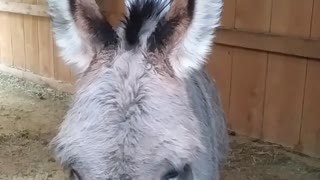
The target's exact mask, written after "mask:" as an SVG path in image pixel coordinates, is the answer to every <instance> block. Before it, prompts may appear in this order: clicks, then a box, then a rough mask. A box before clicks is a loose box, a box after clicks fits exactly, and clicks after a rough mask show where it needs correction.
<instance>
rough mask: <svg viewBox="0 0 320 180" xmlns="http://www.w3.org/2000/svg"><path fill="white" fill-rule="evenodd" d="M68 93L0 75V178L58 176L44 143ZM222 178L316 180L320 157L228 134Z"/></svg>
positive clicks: (45, 179)
mask: <svg viewBox="0 0 320 180" xmlns="http://www.w3.org/2000/svg"><path fill="white" fill-rule="evenodd" d="M69 100H70V97H69V96H68V95H66V94H64V93H61V92H57V91H54V90H52V89H50V88H46V87H41V86H39V85H35V84H33V83H30V82H25V81H23V80H20V79H17V78H14V77H11V76H7V75H3V74H0V179H8V180H9V179H10V180H11V179H12V180H23V179H27V180H49V179H50V180H63V179H64V176H65V175H64V173H63V171H62V170H61V169H60V168H59V166H58V165H57V164H56V162H55V161H54V160H53V159H52V158H51V157H50V155H49V151H48V149H47V145H48V142H49V141H50V140H51V138H52V137H53V135H54V134H55V132H56V130H57V128H58V125H59V123H60V122H61V119H62V117H63V116H64V114H65V112H66V110H67V108H68V101H69ZM231 147H232V152H231V153H230V158H229V161H228V162H227V164H226V167H225V169H224V171H223V179H224V180H320V159H312V158H309V157H305V156H301V155H298V154H295V153H291V152H290V151H288V150H286V149H284V148H281V147H279V146H277V145H273V144H267V143H262V142H258V141H254V140H250V139H246V138H243V137H232V142H231Z"/></svg>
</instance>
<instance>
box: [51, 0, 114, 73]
mask: <svg viewBox="0 0 320 180" xmlns="http://www.w3.org/2000/svg"><path fill="white" fill-rule="evenodd" d="M48 5H49V15H50V17H51V21H52V26H53V32H54V37H55V42H56V45H57V47H58V48H59V52H60V54H61V56H62V59H63V60H64V63H65V64H67V65H68V66H71V68H72V69H74V70H75V72H76V73H81V72H83V71H85V70H86V69H87V68H88V67H89V65H90V62H91V61H92V59H93V57H94V55H95V54H96V53H97V51H99V50H100V49H101V48H103V47H106V46H112V45H115V44H116V43H117V35H116V32H115V31H114V30H113V28H112V26H111V25H110V24H109V23H108V22H107V21H106V20H105V18H104V17H103V15H102V14H101V12H100V9H99V7H98V5H97V3H96V1H95V0H48Z"/></svg>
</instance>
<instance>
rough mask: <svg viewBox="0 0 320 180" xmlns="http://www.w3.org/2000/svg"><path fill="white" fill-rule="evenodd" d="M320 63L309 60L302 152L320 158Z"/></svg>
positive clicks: (302, 129) (302, 130)
mask: <svg viewBox="0 0 320 180" xmlns="http://www.w3.org/2000/svg"><path fill="white" fill-rule="evenodd" d="M319 77H320V62H319V61H313V60H309V63H308V71H307V82H306V91H305V100H304V108H303V117H302V128H301V148H302V149H301V150H302V152H304V153H307V154H310V155H315V156H318V157H320V111H319V107H320V83H319Z"/></svg>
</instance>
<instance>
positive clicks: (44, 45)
mask: <svg viewBox="0 0 320 180" xmlns="http://www.w3.org/2000/svg"><path fill="white" fill-rule="evenodd" d="M51 30H52V29H51V23H50V21H49V19H48V18H43V17H39V26H38V32H39V46H40V49H39V62H40V63H39V64H40V69H39V74H40V75H42V76H45V77H54V58H53V56H54V55H53V38H52V31H51Z"/></svg>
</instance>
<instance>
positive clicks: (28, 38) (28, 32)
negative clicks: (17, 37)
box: [23, 0, 39, 74]
mask: <svg viewBox="0 0 320 180" xmlns="http://www.w3.org/2000/svg"><path fill="white" fill-rule="evenodd" d="M24 3H30V4H37V0H24ZM23 18H24V40H25V53H26V69H27V70H30V71H32V72H33V73H36V74H37V73H39V40H38V17H35V16H29V15H24V17H23Z"/></svg>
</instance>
